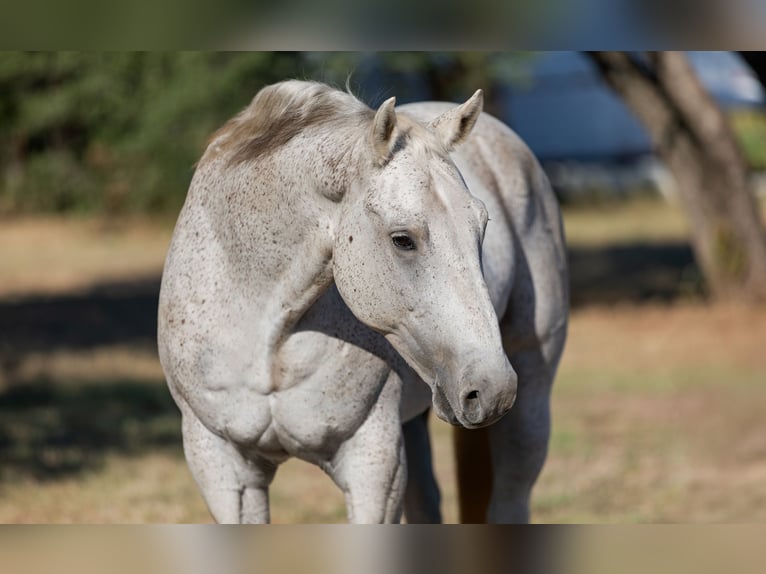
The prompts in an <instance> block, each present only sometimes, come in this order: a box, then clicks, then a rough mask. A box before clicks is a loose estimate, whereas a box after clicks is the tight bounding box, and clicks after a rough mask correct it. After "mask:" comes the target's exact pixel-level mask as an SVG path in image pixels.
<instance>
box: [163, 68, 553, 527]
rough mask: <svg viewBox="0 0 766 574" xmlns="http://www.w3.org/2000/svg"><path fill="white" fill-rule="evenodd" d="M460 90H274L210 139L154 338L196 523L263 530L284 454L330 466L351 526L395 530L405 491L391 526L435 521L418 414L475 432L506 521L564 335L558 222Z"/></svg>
mask: <svg viewBox="0 0 766 574" xmlns="http://www.w3.org/2000/svg"><path fill="white" fill-rule="evenodd" d="M481 103H482V102H481V92H477V93H476V94H475V95H474V96H473V97H472V98H471V99H469V100H468V101H467V102H466V103H465V104H463V105H461V106H454V105H451V104H440V103H422V104H410V105H407V106H402V107H401V108H398V109H396V110H395V108H394V100H393V98H392V99H390V100H388V101H387V102H385V103H384V104H383V105H382V106H381V107H380V108H379V109H378V110H377V111H373V110H370V109H369V108H368V107H367V106H366V105H364V104H362V103H361V102H359V101H358V100H356V99H355V98H354V97H353V96H350V95H348V94H345V93H342V92H340V91H337V90H334V89H332V88H329V87H327V86H324V85H322V84H317V83H311V82H298V81H288V82H282V83H280V84H275V85H273V86H268V87H266V88H264V89H263V90H261V92H259V93H258V94H257V95H256V97H255V98H254V100H253V102H252V103H251V104H250V106H248V108H246V109H245V110H244V111H243V112H242V113H241V114H239V115H238V116H237V117H235V118H233V119H232V120H231V121H230V122H229V123H227V124H226V125H225V126H224V127H223V128H221V130H219V131H218V132H217V133H216V134H215V135H214V136H213V138H212V140H211V143H210V145H209V147H208V149H207V150H206V152H205V154H204V155H203V157H202V159H201V160H200V162H199V164H198V167H197V169H196V172H195V175H194V178H193V181H192V184H191V187H190V189H189V193H188V196H187V199H186V203H185V205H184V207H183V210H182V212H181V214H180V216H179V219H178V223H177V226H176V230H175V233H174V236H173V240H172V243H171V247H170V250H169V253H168V256H167V261H166V265H165V271H164V274H163V281H162V290H161V295H160V308H159V333H158V342H159V350H160V358H161V362H162V365H163V369H164V371H165V374H166V377H167V380H168V385H169V388H170V391H171V393H172V395H173V397H174V399H175V400H176V402H177V404H178V406H179V408H180V410H181V412H182V415H183V436H184V449H185V453H186V457H187V460H188V463H189V466H190V469H191V471H192V473H193V475H194V477H195V479H196V481H197V483H198V485H199V486H200V490H201V492H202V494H203V496H204V498H205V500H206V502H207V504H208V507H209V508H210V510H211V513H212V514H213V516H214V518H215V519H216V520H217V521H219V522H267V521H268V519H269V510H268V485H269V484H270V482H271V480H272V478H273V476H274V472H275V470H276V468H277V466H278V465H279V464H280V463H281V462H283V461H284V460H286V459H287V458H288V457H291V456H295V457H299V458H301V459H304V460H306V461H309V462H312V463H314V464H317V465H319V466H320V467H322V468H323V469H324V470H325V471H326V472H327V473H328V474H329V475H330V476H331V477H332V478H333V480H334V481H335V482H336V483H337V484H338V485H339V486H340V487H341V488H342V489H343V491H344V493H345V495H346V501H347V507H348V512H349V519H350V520H351V521H352V522H395V521H398V520H399V518H400V515H401V511H402V506H403V500H404V493H405V488H406V489H407V492H408V496H407V498H406V508H405V511H406V514H407V518H408V520H410V521H436V520H439V518H440V514H439V508H438V490H437V487H436V483H435V481H434V478H433V473H432V470H431V466H430V447H429V445H428V439H427V434H426V429H425V422H424V421H425V419H424V418H423V417H419V416H418V415H419V414H420V413H423V412H424V411H426V410H427V409H428V408H429V407H431V406H432V407H433V409H434V411H435V413H436V414H437V416H439V417H441V418H443V419H444V420H447V421H449V422H451V423H453V424H459V425H462V426H465V427H467V428H476V427H482V426H486V425H492V427H491V430H490V437H491V446H492V453H493V464H494V481H495V488H494V491H493V496H492V501H491V505H490V509H489V515H488V518H489V519H490V520H493V521H500V522H510V521H524V520H527V519H528V512H529V510H528V508H529V492H530V489H531V487H532V484H533V483H534V481H535V479H536V476H537V474H538V473H539V470H540V468H541V466H542V463H543V461H544V459H545V450H546V446H547V441H548V433H549V414H548V398H549V392H550V387H551V383H552V380H553V376H554V373H555V370H556V366H557V364H558V360H559V357H560V354H561V351H562V348H563V344H564V339H565V334H566V322H567V313H568V293H567V277H566V263H565V251H564V243H563V233H562V228H561V223H560V216H559V212H558V207H557V205H556V202H555V199H554V197H553V194H552V192H551V190H550V186H549V184H548V182H547V180H546V178H545V176H544V175H543V173H542V171H541V169H540V167H539V165H538V164H537V162H536V161H535V159H534V158H533V156H532V154H531V153H530V152H529V150H528V149H527V147H526V146H525V145H524V144H523V143H522V142H521V141H520V140H519V139H518V138H517V137H516V136H515V135H514V134H513V133H512V132H511V131H510V130H509V129H508V128H507V127H505V126H504V125H503V124H501V123H500V122H498V121H497V120H495V119H494V118H492V117H490V116H488V115H486V114H482V113H481ZM469 190H470V191H469ZM517 391H518V397H517ZM514 401H515V402H516V406H514V407H513V408H511V407H512V405H513V404H514ZM509 409H510V411H509ZM408 421H410V422H408ZM403 423H407V425H409V426H408V427H405V428H408V429H409V430H408V432H405V433H403V432H402V424H403ZM405 443H406V444H405ZM405 446H406V450H405ZM407 461H409V474H408V472H407V466H408V465H407Z"/></svg>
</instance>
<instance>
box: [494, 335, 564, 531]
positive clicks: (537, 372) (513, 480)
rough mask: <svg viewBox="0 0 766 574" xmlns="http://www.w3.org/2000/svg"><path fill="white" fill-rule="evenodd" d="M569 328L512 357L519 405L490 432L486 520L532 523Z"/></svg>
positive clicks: (517, 403)
mask: <svg viewBox="0 0 766 574" xmlns="http://www.w3.org/2000/svg"><path fill="white" fill-rule="evenodd" d="M565 336H566V330H565V329H561V330H560V331H559V332H557V333H555V334H554V335H553V336H552V337H550V338H549V339H548V340H547V341H546V342H545V343H544V344H542V345H540V346H536V347H534V348H528V349H525V350H522V351H519V352H517V353H515V354H513V355H511V356H510V360H511V364H512V365H513V368H514V370H515V371H516V373H517V374H518V376H519V388H518V393H517V397H516V404H515V405H514V406H513V408H512V409H511V410H510V412H509V413H508V414H507V415H506V416H505V417H503V418H502V419H501V420H500V421H499V422H498V423H497V424H495V425H493V426H492V427H490V429H489V437H490V449H491V452H492V462H493V487H492V498H491V501H490V506H489V511H488V515H487V518H488V520H489V522H494V523H523V522H529V499H530V495H531V491H532V486H533V485H534V483H535V481H536V480H537V477H538V475H539V474H540V470H541V469H542V467H543V463H544V462H545V457H546V454H547V450H548V438H549V436H550V392H551V387H552V385H553V378H554V376H555V373H556V367H557V365H558V361H559V358H560V356H561V352H562V350H563V346H564V339H565Z"/></svg>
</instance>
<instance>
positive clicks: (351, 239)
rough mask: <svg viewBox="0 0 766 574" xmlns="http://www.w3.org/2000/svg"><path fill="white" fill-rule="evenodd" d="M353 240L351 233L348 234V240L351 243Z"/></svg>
mask: <svg viewBox="0 0 766 574" xmlns="http://www.w3.org/2000/svg"><path fill="white" fill-rule="evenodd" d="M353 241H354V236H353V235H349V236H348V242H349V243H351V242H353Z"/></svg>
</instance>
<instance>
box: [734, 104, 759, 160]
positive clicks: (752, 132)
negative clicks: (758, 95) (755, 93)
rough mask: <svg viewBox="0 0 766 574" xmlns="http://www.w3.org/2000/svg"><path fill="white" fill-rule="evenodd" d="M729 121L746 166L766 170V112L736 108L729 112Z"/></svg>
mask: <svg viewBox="0 0 766 574" xmlns="http://www.w3.org/2000/svg"><path fill="white" fill-rule="evenodd" d="M729 121H730V122H731V125H732V127H733V129H734V135H735V137H736V138H737V142H738V143H739V145H740V148H741V149H742V153H743V155H744V156H745V161H746V162H747V165H748V167H749V168H750V169H754V170H766V113H764V112H763V111H761V110H737V111H734V112H731V113H730V114H729Z"/></svg>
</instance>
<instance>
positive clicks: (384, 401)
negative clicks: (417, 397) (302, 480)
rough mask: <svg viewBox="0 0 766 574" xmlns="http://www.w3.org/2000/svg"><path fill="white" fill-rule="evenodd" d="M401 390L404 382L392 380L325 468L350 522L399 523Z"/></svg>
mask: <svg viewBox="0 0 766 574" xmlns="http://www.w3.org/2000/svg"><path fill="white" fill-rule="evenodd" d="M392 376H394V377H395V375H392ZM400 390H401V383H400V381H399V380H398V379H397V380H391V379H389V381H388V382H387V383H386V385H385V387H384V389H383V391H382V392H381V394H380V397H379V398H378V401H377V402H376V404H375V406H374V407H373V408H372V410H371V411H370V414H369V415H368V416H367V419H366V420H365V421H364V422H363V423H362V425H361V426H360V427H359V428H358V429H357V431H356V433H355V434H354V435H353V436H352V437H351V438H349V439H348V440H347V441H346V442H344V443H343V444H342V445H341V446H340V448H339V449H338V451H337V452H336V453H335V456H334V457H333V459H332V460H331V461H330V462H329V463H328V464H326V465H325V466H324V469H325V471H326V472H327V473H328V474H329V475H330V476H331V477H332V479H333V480H334V481H335V483H336V484H337V485H338V486H339V487H340V488H341V490H343V492H344V494H345V497H346V506H347V509H348V518H349V521H350V522H352V523H356V524H380V523H395V522H399V520H400V519H401V514H402V499H403V497H404V488H405V482H406V479H407V465H406V460H405V453H404V441H403V439H402V430H401V429H402V427H401V418H400V416H399V397H400Z"/></svg>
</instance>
